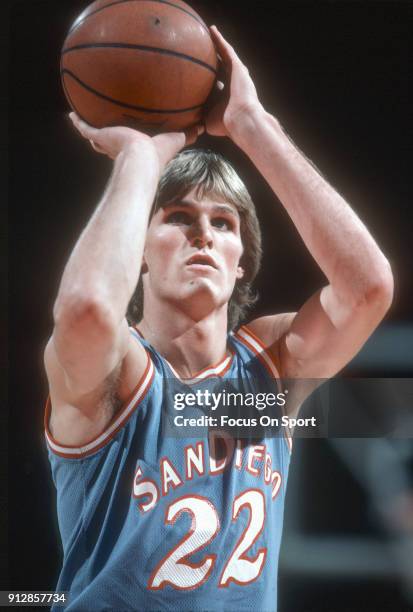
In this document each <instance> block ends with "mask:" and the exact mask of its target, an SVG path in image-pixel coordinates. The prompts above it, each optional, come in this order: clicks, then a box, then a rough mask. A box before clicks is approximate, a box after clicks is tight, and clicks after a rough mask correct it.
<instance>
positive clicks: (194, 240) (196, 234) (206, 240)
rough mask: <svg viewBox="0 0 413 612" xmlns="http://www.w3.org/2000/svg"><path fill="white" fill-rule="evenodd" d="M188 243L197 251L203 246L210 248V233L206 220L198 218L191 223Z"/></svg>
mask: <svg viewBox="0 0 413 612" xmlns="http://www.w3.org/2000/svg"><path fill="white" fill-rule="evenodd" d="M190 242H191V245H192V246H194V247H196V248H197V249H202V248H203V247H205V246H207V247H209V248H212V243H213V240H212V232H211V227H210V225H209V220H208V219H207V218H205V217H202V218H199V219H197V220H196V222H195V223H193V225H192V227H191V232H190Z"/></svg>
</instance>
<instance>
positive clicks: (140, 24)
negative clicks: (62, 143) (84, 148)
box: [60, 0, 217, 134]
mask: <svg viewBox="0 0 413 612" xmlns="http://www.w3.org/2000/svg"><path fill="white" fill-rule="evenodd" d="M60 73H61V79H62V84H63V89H64V92H65V95H66V97H67V100H68V102H69V104H70V106H71V107H72V109H73V110H74V111H75V112H76V113H77V114H78V115H79V116H80V117H81V118H82V119H83V120H84V121H86V122H87V123H89V124H90V125H92V126H94V127H97V128H101V127H107V126H115V125H124V126H128V127H132V128H135V129H138V130H141V131H143V132H146V133H148V134H156V133H159V132H169V131H175V130H182V129H186V128H188V127H190V126H192V125H194V124H196V123H198V122H199V121H200V120H201V119H202V111H203V105H204V104H205V101H206V99H207V98H208V96H209V94H210V92H211V90H212V88H213V85H214V83H215V80H216V73H217V55H216V51H215V47H214V44H213V42H212V39H211V36H210V33H209V30H208V27H207V26H206V25H205V23H204V22H203V20H202V19H201V17H200V16H199V15H198V14H197V13H196V12H195V11H194V10H193V9H192V8H191V7H190V6H188V5H187V4H186V3H185V2H182V0H171V1H170V2H169V1H168V2H166V1H164V0H163V1H161V0H145V1H143V0H129V1H128V2H125V1H122V0H118V1H114V0H96V1H95V2H93V3H92V4H90V5H89V6H88V7H87V8H86V9H85V10H84V11H83V12H82V13H81V14H80V15H79V17H78V18H77V19H76V20H75V22H74V23H73V25H72V27H71V29H70V30H69V33H68V35H67V37H66V39H65V42H64V44H63V48H62V52H61V64H60Z"/></svg>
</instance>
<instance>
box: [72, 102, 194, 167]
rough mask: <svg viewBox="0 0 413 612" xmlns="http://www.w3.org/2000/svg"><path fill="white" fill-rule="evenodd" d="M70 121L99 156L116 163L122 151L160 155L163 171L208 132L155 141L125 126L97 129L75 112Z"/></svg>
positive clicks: (190, 131)
mask: <svg viewBox="0 0 413 612" xmlns="http://www.w3.org/2000/svg"><path fill="white" fill-rule="evenodd" d="M69 117H70V119H71V120H72V122H73V125H74V126H75V128H76V129H77V130H78V132H79V133H80V134H81V135H82V136H83V138H85V139H86V140H89V142H90V144H91V145H92V147H93V149H94V150H95V151H97V152H98V153H102V154H104V155H107V156H108V157H110V158H111V159H116V157H117V156H118V155H119V153H121V151H126V150H127V149H128V148H129V147H138V148H142V150H145V152H146V155H147V154H148V152H149V151H150V150H152V151H153V152H154V153H156V156H157V158H158V161H159V167H160V170H162V169H163V167H164V166H165V164H167V163H168V161H169V160H171V159H172V158H173V157H175V155H176V154H177V153H179V151H180V150H181V149H183V148H184V147H185V146H187V145H191V144H193V143H194V142H195V141H196V140H197V138H198V136H199V135H200V134H202V132H203V131H204V129H205V128H204V126H201V125H196V126H193V127H192V128H189V129H188V130H186V131H185V132H170V133H163V134H158V135H156V136H153V137H151V136H148V135H147V134H144V133H143V132H139V131H138V130H134V129H132V128H128V127H123V126H117V127H106V128H100V129H99V128H94V127H92V126H91V125H89V124H87V123H86V122H85V121H83V120H82V119H80V117H79V116H78V115H77V114H76V113H73V112H72V113H70V114H69Z"/></svg>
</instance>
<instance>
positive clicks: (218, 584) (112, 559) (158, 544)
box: [45, 327, 291, 612]
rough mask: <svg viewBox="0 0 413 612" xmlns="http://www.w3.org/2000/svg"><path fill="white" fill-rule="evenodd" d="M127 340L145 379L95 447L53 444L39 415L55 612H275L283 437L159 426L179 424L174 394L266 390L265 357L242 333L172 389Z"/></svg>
mask: <svg viewBox="0 0 413 612" xmlns="http://www.w3.org/2000/svg"><path fill="white" fill-rule="evenodd" d="M131 333H132V334H133V335H134V339H135V340H136V341H137V342H141V343H142V344H143V345H144V347H145V349H146V352H147V355H148V362H147V367H146V371H145V373H144V374H143V376H142V378H141V380H140V381H139V383H138V385H137V387H136V389H135V391H134V393H133V394H132V397H131V398H130V401H128V402H127V403H126V405H125V406H124V407H123V408H122V409H121V410H120V411H119V412H118V413H117V414H116V415H115V417H114V418H113V420H112V421H111V423H110V425H109V426H108V427H107V429H106V430H105V431H104V432H103V433H102V434H101V435H99V436H98V437H96V438H95V439H94V440H92V441H91V442H89V443H88V444H85V445H84V446H82V447H72V446H64V445H62V444H60V443H59V442H58V441H56V440H55V439H54V438H53V436H52V435H51V433H50V431H49V427H48V422H49V418H50V403H49V402H48V405H47V407H46V415H45V429H46V440H47V446H48V454H49V460H50V464H51V469H52V476H53V480H54V484H55V487H56V490H57V515H58V524H59V530H60V535H61V540H62V545H63V566H62V569H61V573H60V577H59V581H58V584H57V587H56V589H57V590H58V591H69V592H70V601H69V604H68V605H67V607H66V610H67V611H68V612H70V611H75V610H76V611H99V612H100V611H103V610H107V611H111V612H112V611H114V610H116V612H123V611H124V612H129V611H132V610H134V611H156V610H171V611H172V610H173V611H174V612H176V611H178V610H179V611H187V610H191V611H199V612H200V611H208V610H211V611H218V610H222V611H225V612H231V611H236V612H240V611H242V610H255V611H256V612H266V611H271V612H274V611H275V610H276V608H277V569H278V556H279V549H280V541H281V533H282V523H283V507H284V500H285V491H286V483H287V475H288V467H289V461H290V446H291V439H290V437H289V436H288V435H279V436H272V437H262V436H261V437H259V438H254V439H251V440H240V439H232V438H231V437H230V436H227V437H224V438H222V439H221V440H218V438H217V437H216V436H215V435H211V432H209V433H208V428H206V429H205V428H204V429H203V430H201V433H200V435H199V436H197V437H186V438H184V437H172V436H170V435H166V434H165V431H164V430H163V425H162V419H165V418H166V417H165V415H167V414H168V411H169V413H170V414H178V412H177V411H176V407H175V406H174V404H173V397H174V394H176V392H177V390H182V386H184V387H185V389H188V388H190V389H192V390H193V391H195V389H197V388H201V387H202V385H203V386H204V387H203V388H204V389H205V386H206V385H209V387H208V388H211V385H213V386H215V388H216V385H220V384H228V383H231V385H232V386H234V385H238V386H239V385H240V384H241V385H242V387H243V389H242V392H243V393H246V392H250V393H258V392H261V391H262V390H263V388H264V387H265V388H272V389H274V388H275V386H276V383H275V381H274V376H275V374H276V367H275V363H274V361H273V357H272V356H271V355H270V353H268V352H266V351H265V349H264V347H263V345H262V344H261V343H260V341H259V339H258V338H256V336H254V335H253V334H252V333H251V331H250V330H248V328H247V327H241V328H240V329H239V330H238V332H237V333H235V334H232V333H231V334H230V335H229V336H228V348H229V349H230V352H231V354H230V355H229V356H226V357H225V358H224V359H223V360H222V361H220V362H219V363H218V364H216V365H214V366H212V367H210V368H206V369H204V370H203V371H202V372H200V373H199V374H198V375H197V376H196V378H194V379H192V380H190V381H189V380H185V381H180V380H179V378H178V377H177V375H176V373H175V372H174V370H173V368H172V367H171V366H170V364H169V363H168V362H167V361H166V360H165V359H164V358H163V357H162V356H161V355H160V354H159V353H158V352H157V351H156V350H155V349H154V348H153V347H151V345H150V344H149V343H147V342H146V341H145V340H144V339H142V338H141V337H140V336H139V335H138V334H137V332H136V331H135V330H132V329H131ZM240 381H241V382H240ZM193 410H195V411H196V410H197V408H196V406H195V407H194V408H193ZM272 410H274V408H272ZM180 414H182V415H184V414H187V412H186V411H181V413H180ZM198 414H199V412H198ZM202 431H204V434H202ZM205 432H206V433H205ZM218 437H219V435H218ZM56 609H57V608H56Z"/></svg>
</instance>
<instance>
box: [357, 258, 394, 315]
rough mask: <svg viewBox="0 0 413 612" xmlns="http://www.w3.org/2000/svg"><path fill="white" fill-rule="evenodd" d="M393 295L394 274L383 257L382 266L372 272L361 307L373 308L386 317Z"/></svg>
mask: <svg viewBox="0 0 413 612" xmlns="http://www.w3.org/2000/svg"><path fill="white" fill-rule="evenodd" d="M393 295H394V278H393V272H392V269H391V266H390V263H389V261H388V260H387V259H386V258H385V257H384V256H383V258H382V259H381V261H380V265H379V266H377V268H376V269H373V270H371V276H370V278H369V282H368V283H367V285H366V289H365V292H364V295H363V299H362V300H361V305H364V306H367V307H368V308H373V309H374V310H376V311H378V313H379V314H380V315H381V316H382V317H384V315H385V314H386V312H387V311H388V310H389V308H390V306H391V304H392V302H393Z"/></svg>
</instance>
